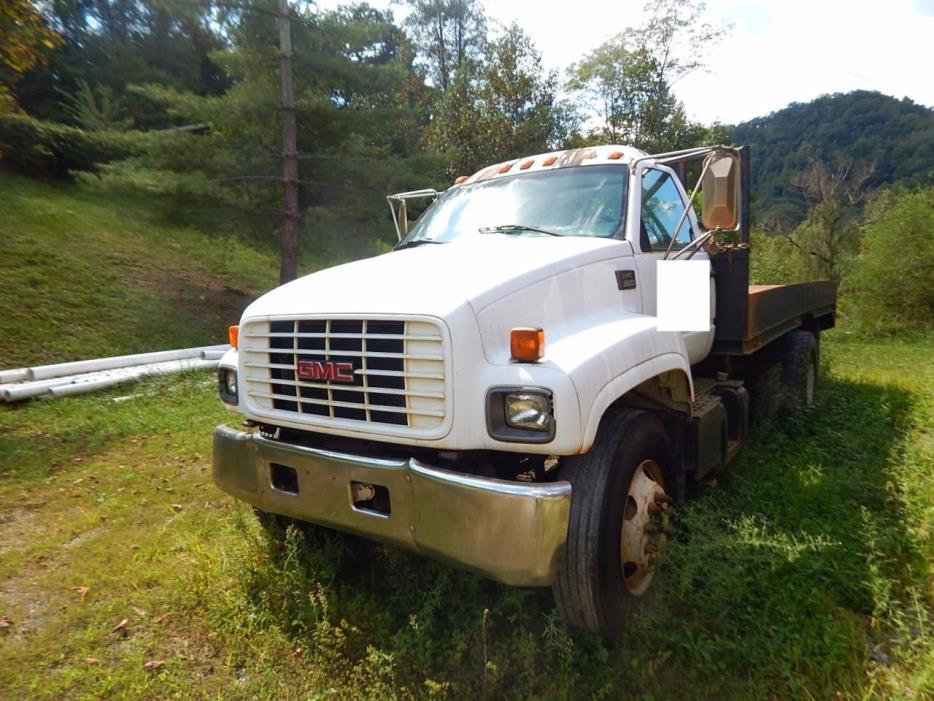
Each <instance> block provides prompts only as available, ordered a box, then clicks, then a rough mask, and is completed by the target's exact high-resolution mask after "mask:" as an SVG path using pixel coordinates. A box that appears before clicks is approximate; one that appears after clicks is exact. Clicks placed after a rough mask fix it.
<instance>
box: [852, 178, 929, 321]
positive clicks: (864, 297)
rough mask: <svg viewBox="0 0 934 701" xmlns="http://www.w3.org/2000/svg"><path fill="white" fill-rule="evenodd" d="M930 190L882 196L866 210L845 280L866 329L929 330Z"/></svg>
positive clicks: (858, 317) (853, 307) (858, 315)
mask: <svg viewBox="0 0 934 701" xmlns="http://www.w3.org/2000/svg"><path fill="white" fill-rule="evenodd" d="M932 231H934V187H926V188H919V189H917V190H914V191H905V190H902V191H891V192H887V193H884V194H883V195H882V196H881V197H880V198H879V199H878V200H877V201H876V202H875V203H873V205H872V206H871V207H870V209H869V216H868V220H867V223H866V226H865V229H864V231H863V237H862V244H861V246H860V253H859V257H858V259H857V260H856V267H855V270H854V272H853V275H852V277H851V279H850V282H849V288H850V289H849V296H850V297H851V300H852V313H853V315H854V316H855V317H856V319H857V320H858V321H859V322H860V324H861V325H862V326H864V327H865V328H867V329H870V330H880V331H896V330H908V329H915V330H930V329H932V328H934V284H932V281H934V236H932V235H931V232H932Z"/></svg>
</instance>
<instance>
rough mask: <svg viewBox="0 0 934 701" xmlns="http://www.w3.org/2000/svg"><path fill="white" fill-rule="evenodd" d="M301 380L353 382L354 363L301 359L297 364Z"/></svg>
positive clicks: (296, 367)
mask: <svg viewBox="0 0 934 701" xmlns="http://www.w3.org/2000/svg"><path fill="white" fill-rule="evenodd" d="M295 369H296V370H297V371H298V378H299V379H300V380H324V381H325V382H353V380H354V377H353V363H332V362H331V361H324V362H322V361H319V360H299V361H298V363H297V364H296V365H295Z"/></svg>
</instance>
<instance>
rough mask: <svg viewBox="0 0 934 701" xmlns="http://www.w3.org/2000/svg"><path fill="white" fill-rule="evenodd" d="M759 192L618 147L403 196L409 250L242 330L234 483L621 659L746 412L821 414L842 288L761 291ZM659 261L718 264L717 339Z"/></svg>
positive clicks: (729, 165) (740, 435) (713, 299)
mask: <svg viewBox="0 0 934 701" xmlns="http://www.w3.org/2000/svg"><path fill="white" fill-rule="evenodd" d="M748 173H749V166H748V151H747V150H746V149H745V148H734V147H705V148H697V149H688V150H685V151H679V152H672V153H666V154H658V155H648V154H645V153H643V152H641V151H639V150H637V149H634V148H631V147H623V146H612V145H611V146H601V147H594V148H585V149H576V150H570V151H563V152H555V153H547V154H542V155H537V156H532V157H529V158H524V159H519V160H516V161H510V162H506V163H501V164H496V165H494V166H491V167H489V168H485V169H483V170H481V171H479V172H478V173H476V174H474V175H472V176H470V177H469V178H459V179H458V181H457V182H456V184H455V185H454V186H453V187H451V188H449V189H448V190H446V191H445V192H443V193H437V192H435V191H434V190H424V191H418V192H415V193H402V194H400V195H394V196H391V197H390V198H389V200H390V203H391V205H392V211H393V216H394V219H395V222H396V227H397V230H398V233H399V236H400V239H401V240H400V242H399V244H398V245H397V246H396V247H395V249H394V250H393V251H392V252H390V253H387V254H383V255H380V256H376V257H374V258H369V259H366V260H360V261H356V262H353V263H349V264H346V265H341V266H337V267H334V268H330V269H327V270H323V271H320V272H317V273H314V274H311V275H308V276H305V277H303V278H300V279H298V280H296V281H294V282H291V283H289V284H286V285H283V286H282V287H279V288H277V289H274V290H272V291H271V292H269V293H267V294H265V295H263V296H262V297H260V298H259V299H257V300H256V301H255V302H254V303H253V304H251V305H250V306H249V307H248V308H247V309H246V311H245V312H244V313H243V316H242V318H241V320H240V323H239V325H238V327H234V329H233V330H232V331H233V332H234V333H235V335H236V338H234V339H233V340H234V341H235V343H233V345H235V346H236V348H234V349H232V350H231V351H230V352H228V353H227V354H226V355H225V356H224V357H223V358H222V359H221V361H220V370H219V373H220V376H219V389H220V395H221V399H222V400H223V401H224V402H226V403H227V404H228V405H230V406H231V408H233V409H235V410H236V411H238V412H240V413H241V414H242V417H243V420H244V421H243V425H242V426H239V427H236V428H234V427H228V426H220V427H218V428H217V429H216V432H215V437H214V459H213V474H214V480H215V482H216V484H217V485H218V486H219V487H220V488H221V489H223V490H224V491H226V492H228V493H230V494H232V495H233V496H235V497H237V498H239V499H242V500H244V501H246V502H249V503H250V504H252V505H253V506H254V507H255V508H256V509H257V511H258V513H259V514H260V515H263V516H265V517H266V518H267V519H268V518H269V517H270V515H275V516H274V517H275V518H280V519H281V518H289V519H296V520H299V521H302V522H307V523H312V524H317V525H318V526H323V527H327V528H331V529H336V530H340V531H344V532H348V533H351V534H355V535H357V536H363V537H365V538H369V539H373V540H377V541H381V542H384V543H390V544H393V545H396V546H401V547H405V548H409V549H411V550H414V551H415V552H418V553H421V554H423V555H426V556H430V557H435V558H438V559H441V560H445V561H447V562H450V563H453V564H455V565H458V566H461V567H464V568H467V569H469V570H472V571H474V572H478V573H480V574H483V575H485V576H487V577H490V578H492V579H495V580H498V581H500V582H504V583H507V584H512V585H518V586H529V587H548V586H550V587H552V590H553V592H554V597H555V601H556V604H557V607H558V608H559V610H560V611H561V613H562V615H563V616H564V618H565V620H566V621H567V622H568V623H569V624H570V625H571V626H573V627H576V628H581V629H588V630H593V631H597V632H599V633H600V634H602V635H603V636H604V637H606V638H607V639H612V638H613V637H615V636H616V635H617V634H618V632H619V631H620V629H621V626H622V625H623V624H624V622H625V620H626V618H627V616H628V615H630V614H631V612H632V610H633V609H634V607H636V606H638V605H639V602H640V601H641V600H643V595H644V594H645V592H646V591H647V590H648V589H649V587H650V585H651V582H652V579H653V577H654V573H655V565H656V562H657V558H658V557H659V556H660V555H661V554H662V552H663V549H664V545H665V541H666V538H667V537H668V536H669V534H670V531H669V527H670V524H669V523H668V513H669V511H668V510H669V508H670V507H671V506H675V505H677V504H679V503H680V502H681V501H682V500H683V499H684V498H685V496H686V491H687V487H688V485H689V484H690V483H691V482H696V481H699V480H704V479H709V478H710V477H711V476H712V475H716V474H717V473H719V471H720V470H722V469H723V467H724V466H725V465H726V464H727V463H728V462H729V461H730V460H732V459H733V457H734V456H735V455H736V454H737V452H738V451H739V449H740V448H741V447H742V445H743V443H744V441H745V439H746V436H747V433H748V426H749V417H750V406H751V404H753V405H754V407H755V406H760V405H761V406H763V407H765V406H767V405H768V404H769V401H771V400H774V401H772V404H780V405H781V408H782V409H783V410H793V409H799V408H802V407H805V406H807V405H810V404H812V403H813V398H814V391H815V388H816V385H817V379H818V367H819V364H818V348H819V343H818V340H819V334H820V332H821V331H822V330H825V329H828V328H831V327H832V326H833V325H834V320H835V311H836V307H835V305H836V289H835V287H834V286H833V285H832V284H831V283H807V284H800V285H790V286H769V287H750V286H749V250H748V243H747V242H748V194H749V192H748V191H749V188H748ZM692 178H693V179H694V180H695V181H696V183H697V186H696V187H694V188H693V192H692V194H691V195H690V197H689V196H688V194H687V192H688V189H687V188H686V187H685V184H684V183H685V182H687V181H690V180H691V179H692ZM699 192H700V193H701V195H702V199H703V207H702V214H701V216H700V217H699V218H698V216H696V214H695V207H694V206H693V199H694V198H695V197H696V196H697V194H698V193H699ZM422 197H427V198H429V199H431V200H433V202H432V203H431V204H430V206H428V208H427V209H426V210H425V211H424V213H423V214H422V215H421V216H420V217H419V218H418V220H417V221H416V222H415V223H414V225H413V226H411V227H410V226H409V222H408V216H407V211H406V210H407V206H408V203H410V202H412V200H413V199H414V198H422ZM663 259H668V261H674V264H676V265H677V264H680V263H679V261H682V262H683V261H686V260H687V259H691V260H692V261H695V262H696V261H709V270H710V274H709V275H708V276H707V278H708V281H707V282H704V283H703V285H704V287H703V289H700V290H697V289H694V290H685V291H682V292H683V293H684V294H685V295H688V296H694V295H700V296H701V297H703V296H704V295H709V300H710V306H709V309H710V319H709V324H706V329H704V330H692V331H683V332H682V331H663V330H660V329H659V318H658V315H657V308H656V305H657V300H658V299H659V296H658V295H659V290H657V279H656V270H657V268H658V263H659V261H660V260H663ZM667 294H669V297H670V295H671V294H672V291H671V290H668V291H667ZM674 294H678V290H675V291H674ZM767 376H771V377H775V378H777V379H778V382H777V384H775V383H773V384H769V383H766V382H764V381H762V378H764V377H767ZM779 390H780V391H779ZM751 398H752V402H751ZM753 411H754V409H753Z"/></svg>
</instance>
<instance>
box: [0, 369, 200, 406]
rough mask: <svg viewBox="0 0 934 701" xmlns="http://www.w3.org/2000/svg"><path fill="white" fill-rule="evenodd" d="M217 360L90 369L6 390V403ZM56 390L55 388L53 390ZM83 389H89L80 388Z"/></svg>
mask: <svg viewBox="0 0 934 701" xmlns="http://www.w3.org/2000/svg"><path fill="white" fill-rule="evenodd" d="M216 366H217V361H216V360H201V359H200V358H182V359H180V360H170V361H163V362H160V363H147V364H145V365H135V366H131V367H126V368H114V369H111V370H104V371H99V372H89V373H83V374H80V375H67V376H65V377H56V378H51V379H48V380H38V381H36V382H24V383H22V384H19V385H12V386H8V387H5V388H4V389H3V393H2V397H3V400H4V401H7V402H18V401H20V400H22V399H28V398H29V397H37V396H40V395H45V394H51V395H52V396H67V395H68V394H77V393H78V392H79V390H75V391H65V390H64V388H66V387H79V386H84V385H93V387H92V388H98V387H107V386H109V385H110V384H117V383H119V382H125V381H127V380H133V379H136V378H138V377H142V376H144V375H158V374H164V373H170V372H181V371H183V370H197V369H201V368H207V367H216ZM53 390H54V391H53ZM80 391H90V389H88V390H80Z"/></svg>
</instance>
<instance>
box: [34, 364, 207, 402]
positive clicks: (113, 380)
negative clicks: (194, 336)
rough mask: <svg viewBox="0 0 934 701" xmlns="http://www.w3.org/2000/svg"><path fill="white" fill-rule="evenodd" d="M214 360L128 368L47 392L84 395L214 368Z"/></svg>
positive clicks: (52, 388)
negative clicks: (131, 382) (146, 379)
mask: <svg viewBox="0 0 934 701" xmlns="http://www.w3.org/2000/svg"><path fill="white" fill-rule="evenodd" d="M216 366H217V362H216V361H214V360H200V359H199V360H187V359H185V360H179V361H174V362H170V363H163V364H160V367H153V366H142V367H141V368H140V369H139V370H136V369H135V368H130V372H127V373H121V374H119V375H114V376H112V377H102V378H100V379H98V380H92V381H90V382H75V383H72V384H67V385H57V386H55V387H50V388H49V389H48V390H46V391H47V393H48V394H49V395H51V396H52V397H67V396H70V395H73V394H84V393H85V392H93V391H94V390H97V389H103V388H104V387H111V386H113V385H118V384H120V383H121V382H128V381H129V380H136V379H138V378H140V377H143V376H145V375H165V374H169V373H173V372H183V371H185V370H200V369H202V368H209V367H216Z"/></svg>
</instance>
